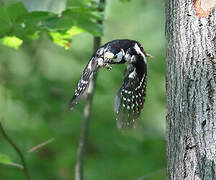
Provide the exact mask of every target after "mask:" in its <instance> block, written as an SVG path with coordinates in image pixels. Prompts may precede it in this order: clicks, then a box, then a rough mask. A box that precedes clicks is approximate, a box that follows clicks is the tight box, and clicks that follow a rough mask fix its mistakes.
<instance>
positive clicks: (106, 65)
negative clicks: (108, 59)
mask: <svg viewBox="0 0 216 180" xmlns="http://www.w3.org/2000/svg"><path fill="white" fill-rule="evenodd" d="M104 67H105V68H107V69H108V70H111V69H112V66H111V65H110V64H107V63H106V64H104Z"/></svg>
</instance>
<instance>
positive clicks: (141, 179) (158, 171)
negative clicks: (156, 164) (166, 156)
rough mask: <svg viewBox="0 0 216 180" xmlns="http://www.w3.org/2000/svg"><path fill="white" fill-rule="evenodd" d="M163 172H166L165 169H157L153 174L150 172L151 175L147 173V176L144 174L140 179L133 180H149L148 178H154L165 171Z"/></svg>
mask: <svg viewBox="0 0 216 180" xmlns="http://www.w3.org/2000/svg"><path fill="white" fill-rule="evenodd" d="M165 170H166V168H162V169H158V170H156V171H154V172H151V173H149V174H146V175H144V176H142V177H139V178H137V179H135V180H145V179H149V178H151V177H153V176H155V175H156V174H158V173H161V172H163V171H165Z"/></svg>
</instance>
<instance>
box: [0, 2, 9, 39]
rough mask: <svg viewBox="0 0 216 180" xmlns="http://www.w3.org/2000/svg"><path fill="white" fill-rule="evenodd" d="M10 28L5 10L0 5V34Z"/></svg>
mask: <svg viewBox="0 0 216 180" xmlns="http://www.w3.org/2000/svg"><path fill="white" fill-rule="evenodd" d="M10 28H11V22H10V19H9V17H8V15H7V12H6V10H5V9H4V8H3V6H1V5H0V36H2V35H3V34H5V33H8V32H9V31H10Z"/></svg>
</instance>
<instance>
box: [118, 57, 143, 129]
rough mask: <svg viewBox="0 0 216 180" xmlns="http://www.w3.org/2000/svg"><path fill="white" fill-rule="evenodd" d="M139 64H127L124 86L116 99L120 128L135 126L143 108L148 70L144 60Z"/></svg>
mask: <svg viewBox="0 0 216 180" xmlns="http://www.w3.org/2000/svg"><path fill="white" fill-rule="evenodd" d="M135 58H136V59H135V60H140V59H139V57H135ZM138 65H139V66H134V65H132V64H129V65H128V66H127V68H126V72H125V76H124V80H123V84H122V87H121V88H120V90H119V92H118V94H117V96H116V99H115V105H114V110H115V112H116V113H117V118H116V120H117V126H118V128H124V129H127V128H132V127H134V125H135V122H136V120H137V119H138V118H139V116H140V113H141V110H142V108H143V104H144V101H145V95H146V93H145V90H146V80H147V76H146V75H147V71H146V64H145V62H144V61H143V62H142V61H139V63H138Z"/></svg>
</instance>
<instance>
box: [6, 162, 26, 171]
mask: <svg viewBox="0 0 216 180" xmlns="http://www.w3.org/2000/svg"><path fill="white" fill-rule="evenodd" d="M6 165H8V166H13V167H16V168H19V169H22V170H23V169H24V168H23V165H21V164H17V163H14V162H10V163H7V164H6Z"/></svg>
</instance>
